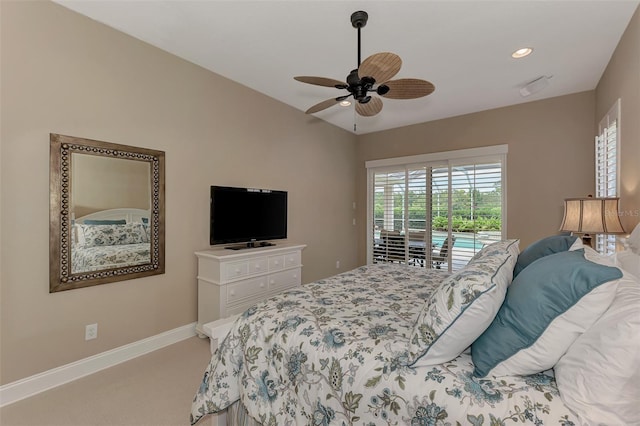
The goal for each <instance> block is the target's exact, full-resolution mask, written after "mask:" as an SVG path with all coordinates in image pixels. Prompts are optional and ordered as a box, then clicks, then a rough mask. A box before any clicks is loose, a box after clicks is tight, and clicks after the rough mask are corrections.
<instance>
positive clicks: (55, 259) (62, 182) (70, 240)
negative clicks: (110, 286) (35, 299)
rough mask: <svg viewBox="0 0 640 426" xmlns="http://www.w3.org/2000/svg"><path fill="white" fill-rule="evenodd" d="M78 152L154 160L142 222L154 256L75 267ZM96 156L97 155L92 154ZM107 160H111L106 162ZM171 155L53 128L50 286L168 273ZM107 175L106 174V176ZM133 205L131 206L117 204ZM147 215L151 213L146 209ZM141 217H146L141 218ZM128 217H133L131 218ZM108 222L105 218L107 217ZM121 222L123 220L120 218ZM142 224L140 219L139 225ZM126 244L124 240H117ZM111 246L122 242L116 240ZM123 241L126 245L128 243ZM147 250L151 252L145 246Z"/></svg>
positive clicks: (60, 287)
mask: <svg viewBox="0 0 640 426" xmlns="http://www.w3.org/2000/svg"><path fill="white" fill-rule="evenodd" d="M74 154H85V155H90V156H98V157H101V158H103V159H124V160H134V161H142V162H146V163H148V164H149V172H148V176H149V188H148V193H149V194H150V200H148V201H149V204H148V206H149V208H148V217H147V218H145V220H146V222H139V224H140V226H144V228H141V229H143V230H144V233H141V234H140V235H144V238H146V239H147V241H148V243H149V246H148V248H147V249H148V261H147V257H143V258H142V259H143V260H142V261H138V262H137V263H135V264H126V263H125V264H123V265H124V266H118V267H116V266H113V265H117V264H112V265H111V266H106V267H104V268H102V265H100V266H95V267H92V268H91V269H87V270H80V271H78V270H77V269H78V268H76V270H74V268H72V259H73V256H72V247H73V245H74V244H75V243H76V239H77V236H76V234H75V231H74V227H75V226H76V220H77V218H76V216H75V211H74V207H73V206H74V203H75V201H74V199H73V197H74V195H73V194H74V192H73V186H74V185H73V182H74V178H75V177H76V176H74V170H73V168H72V163H74V162H73V161H72V157H73V155H74ZM92 158H93V157H92ZM105 164H106V163H105ZM107 167H108V166H107ZM164 174H165V158H164V152H163V151H156V150H152V149H147V148H137V147H133V146H128V145H119V144H114V143H109V142H101V141H96V140H91V139H83V138H78V137H73V136H64V135H59V134H54V133H52V134H50V170H49V176H50V181H49V189H50V207H49V292H50V293H53V292H58V291H64V290H71V289H75V288H81V287H89V286H94V285H98V284H106V283H110V282H115V281H123V280H130V279H133V278H140V277H146V276H149V275H157V274H163V273H164V269H165V236H164V233H165V232H164V231H165V212H164V207H165V204H164V189H165V181H164V179H165V178H164ZM114 176H115V175H114ZM100 179H101V180H104V179H105V177H104V176H102V177H101V178H100ZM114 207H129V206H114ZM145 216H146V215H145ZM138 219H140V218H138ZM127 222H128V220H127ZM101 223H102V222H101ZM118 223H122V221H119V222H118ZM134 226H137V223H136V225H134ZM116 244H120V243H116ZM111 247H114V248H116V247H118V246H117V245H112V246H111ZM119 247H123V246H122V245H121V246H119ZM145 256H147V253H146V251H145Z"/></svg>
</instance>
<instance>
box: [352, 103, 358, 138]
mask: <svg viewBox="0 0 640 426" xmlns="http://www.w3.org/2000/svg"><path fill="white" fill-rule="evenodd" d="M357 118H358V115H357V114H356V108H355V106H354V107H353V133H356V119H357Z"/></svg>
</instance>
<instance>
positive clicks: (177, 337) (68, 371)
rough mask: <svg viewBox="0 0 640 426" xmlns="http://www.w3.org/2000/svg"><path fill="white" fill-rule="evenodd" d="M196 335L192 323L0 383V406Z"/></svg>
mask: <svg viewBox="0 0 640 426" xmlns="http://www.w3.org/2000/svg"><path fill="white" fill-rule="evenodd" d="M195 335H196V331H195V323H192V324H187V325H185V326H182V327H178V328H175V329H173V330H169V331H166V332H164V333H160V334H157V335H155V336H151V337H148V338H146V339H143V340H139V341H137V342H133V343H129V344H128V345H124V346H120V347H119V348H115V349H112V350H110V351H106V352H102V353H100V354H97V355H93V356H90V357H88V358H84V359H81V360H79V361H75V362H72V363H71V364H67V365H63V366H60V367H56V368H54V369H51V370H48V371H45V372H43V373H39V374H36V375H33V376H31V377H27V378H24V379H21V380H18V381H15V382H12V383H8V384H6V385H4V386H0V407H3V406H5V405H8V404H11V403H13V402H16V401H19V400H21V399H24V398H28V397H30V396H33V395H35V394H38V393H40V392H44V391H46V390H49V389H51V388H54V387H56V386H60V385H63V384H65V383H69V382H71V381H73V380H77V379H79V378H81V377H85V376H88V375H89V374H93V373H97V372H98V371H100V370H104V369H105V368H109V367H113V366H114V365H117V364H120V363H123V362H125V361H129V360H130V359H133V358H136V357H139V356H141V355H145V354H148V353H149V352H153V351H156V350H158V349H161V348H164V347H165V346H169V345H172V344H174V343H178V342H180V341H182V340H185V339H188V338H190V337H193V336H195Z"/></svg>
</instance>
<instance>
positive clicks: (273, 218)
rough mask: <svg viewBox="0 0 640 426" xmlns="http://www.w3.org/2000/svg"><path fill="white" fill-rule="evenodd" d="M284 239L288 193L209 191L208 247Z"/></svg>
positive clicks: (237, 190) (221, 188)
mask: <svg viewBox="0 0 640 426" xmlns="http://www.w3.org/2000/svg"><path fill="white" fill-rule="evenodd" d="M283 238H287V192H286V191H274V190H270V189H254V188H232V187H228V186H212V187H211V226H210V235H209V239H210V243H211V244H212V245H215V244H223V243H243V242H246V243H249V245H251V243H252V242H253V241H266V240H275V239H283Z"/></svg>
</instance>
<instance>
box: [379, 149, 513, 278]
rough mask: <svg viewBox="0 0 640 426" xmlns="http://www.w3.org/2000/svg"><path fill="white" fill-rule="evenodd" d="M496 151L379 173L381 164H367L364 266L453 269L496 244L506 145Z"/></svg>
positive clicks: (400, 164)
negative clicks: (365, 262) (365, 261)
mask: <svg viewBox="0 0 640 426" xmlns="http://www.w3.org/2000/svg"><path fill="white" fill-rule="evenodd" d="M501 147H503V148H502V150H503V151H504V152H503V153H502V152H501V153H499V154H494V155H489V156H471V157H465V156H464V155H463V154H464V152H460V151H452V152H451V157H452V158H451V159H447V158H446V157H447V153H438V154H434V155H433V158H429V156H416V157H404V158H401V159H397V161H395V164H390V165H388V164H383V165H381V166H378V167H376V166H377V164H376V163H380V161H377V162H369V163H368V164H367V168H368V176H369V178H368V183H369V197H368V205H369V218H368V223H367V226H368V230H369V235H368V239H367V241H368V250H367V251H368V259H369V263H380V262H394V263H396V262H397V263H405V264H408V265H412V266H418V267H433V268H440V269H447V270H449V271H452V270H456V269H460V268H462V267H463V266H464V265H466V264H467V263H468V262H469V260H470V259H471V257H473V255H474V254H475V253H477V252H478V251H479V250H480V249H481V248H482V247H483V246H484V245H486V244H488V243H490V242H493V241H499V240H501V239H502V238H503V235H505V226H504V225H505V223H504V219H505V217H506V214H505V205H506V203H505V200H504V196H503V195H504V190H503V189H504V177H505V173H504V168H505V161H506V155H505V154H506V146H501ZM490 148H491V147H490ZM465 151H467V150H465ZM473 153H482V151H477V150H473ZM393 160H396V159H389V161H388V162H389V163H391V162H393ZM416 160H423V161H420V162H415V161H416ZM429 160H432V161H429ZM383 162H385V161H383ZM370 163H372V164H370Z"/></svg>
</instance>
